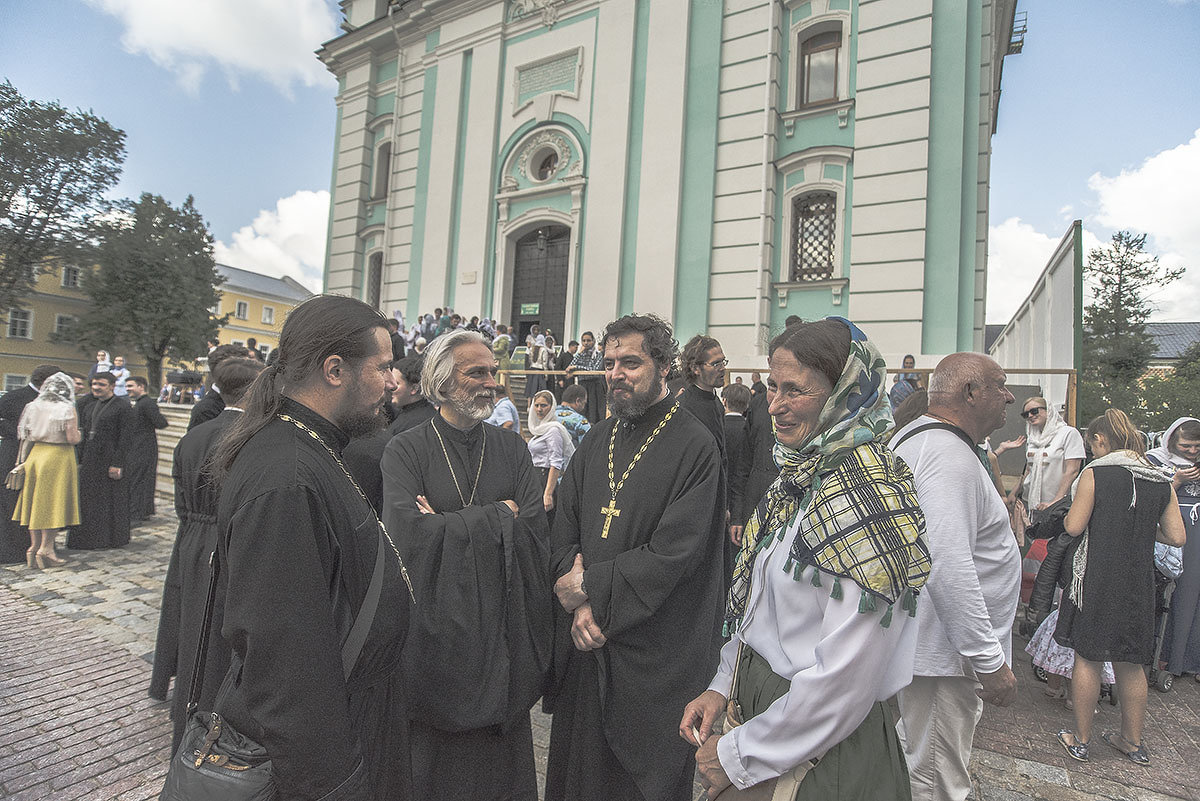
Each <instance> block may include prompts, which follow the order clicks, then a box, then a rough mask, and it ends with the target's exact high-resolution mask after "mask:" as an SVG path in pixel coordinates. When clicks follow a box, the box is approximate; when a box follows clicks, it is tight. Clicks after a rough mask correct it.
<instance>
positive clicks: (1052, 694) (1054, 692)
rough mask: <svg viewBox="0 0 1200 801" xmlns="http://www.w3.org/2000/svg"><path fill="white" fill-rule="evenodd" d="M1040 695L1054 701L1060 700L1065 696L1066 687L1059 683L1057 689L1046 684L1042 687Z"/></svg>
mask: <svg viewBox="0 0 1200 801" xmlns="http://www.w3.org/2000/svg"><path fill="white" fill-rule="evenodd" d="M1042 695H1044V696H1046V697H1047V698H1051V699H1053V700H1055V701H1061V700H1062V699H1064V698H1066V697H1067V688H1066V687H1064V686H1062V685H1059V686H1058V688H1057V689H1055V688H1053V687H1049V686H1047V687H1045V688H1043V689H1042Z"/></svg>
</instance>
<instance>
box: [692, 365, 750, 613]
mask: <svg viewBox="0 0 1200 801" xmlns="http://www.w3.org/2000/svg"><path fill="white" fill-rule="evenodd" d="M679 405H680V407H682V408H684V409H687V410H688V411H689V412H691V413H692V414H693V415H694V416H695V418H696V419H697V420H699V421H700V422H701V423H703V424H704V427H705V428H706V429H708V433H710V434H712V436H713V439H714V440H716V443H717V450H718V451H720V453H721V488H720V489H719V490H717V497H719V498H720V499H721V505H722V509H723V510H728V509H729V508H730V507H729V454H728V453H727V451H726V450H725V406H724V405H723V404H722V403H721V400H720V399H719V398H718V397H717V395H716V393H715V392H709V391H707V390H703V389H700V388H699V387H697V386H696V385H695V384H691V383H689V384H687V385H686V386H684V388H683V391H682V392H680V393H679ZM736 556H737V549H736V547H735V546H734V544H733V543H732V542H729V539H728V538H725V549H724V556H723V557H722V558H723V559H724V570H725V576H726V577H732V576H733V561H734V559H735V558H736ZM728 589H729V585H728V583H726V585H725V586H724V588H723V591H728ZM723 622H724V621H722V623H723Z"/></svg>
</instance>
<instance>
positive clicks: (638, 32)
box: [617, 0, 650, 314]
mask: <svg viewBox="0 0 1200 801" xmlns="http://www.w3.org/2000/svg"><path fill="white" fill-rule="evenodd" d="M635 2H636V3H637V9H636V11H635V14H636V17H637V21H636V29H635V32H634V45H633V74H632V78H631V82H632V91H631V92H630V98H629V148H628V151H627V152H628V155H627V156H626V162H625V213H624V218H623V220H622V223H621V272H620V278H619V280H618V284H617V286H618V290H617V297H618V304H619V305H618V314H628V313H630V312H631V311H633V276H634V272H635V271H636V269H637V233H638V199H639V194H640V192H641V186H642V142H643V138H644V131H643V130H642V126H643V125H644V123H645V119H646V60H647V52H648V49H649V39H650V0H635Z"/></svg>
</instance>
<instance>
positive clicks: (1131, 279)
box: [1079, 231, 1183, 421]
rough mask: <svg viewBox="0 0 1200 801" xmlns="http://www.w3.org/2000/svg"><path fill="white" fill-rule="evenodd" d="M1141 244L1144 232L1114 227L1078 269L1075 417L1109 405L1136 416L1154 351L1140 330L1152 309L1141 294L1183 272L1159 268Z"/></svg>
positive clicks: (1084, 416)
mask: <svg viewBox="0 0 1200 801" xmlns="http://www.w3.org/2000/svg"><path fill="white" fill-rule="evenodd" d="M1145 246H1146V235H1145V234H1141V235H1139V236H1134V235H1133V234H1131V233H1130V232H1128V231H1118V232H1116V233H1115V234H1113V237H1112V241H1111V242H1110V243H1109V244H1108V245H1107V246H1105V247H1102V248H1095V249H1094V250H1092V252H1091V253H1090V254H1088V264H1087V267H1086V269H1085V271H1084V273H1085V277H1086V279H1087V280H1088V282H1089V283H1091V284H1092V302H1091V303H1089V304H1088V305H1087V306H1085V307H1084V310H1083V328H1084V347H1083V359H1082V361H1083V372H1082V375H1081V376H1080V384H1079V408H1080V412H1081V414H1080V419H1081V420H1085V421H1086V420H1090V419H1092V418H1093V417H1095V416H1097V415H1100V414H1103V413H1104V410H1105V409H1107V408H1108V407H1110V406H1111V407H1115V408H1117V409H1121V410H1122V411H1125V412H1127V413H1129V414H1130V415H1131V416H1133V417H1134V418H1135V419H1138V418H1140V417H1141V416H1142V399H1141V397H1140V395H1141V380H1142V377H1143V376H1144V375H1145V373H1146V367H1147V366H1148V365H1149V364H1150V359H1151V357H1152V356H1153V355H1154V340H1153V339H1152V338H1151V337H1150V335H1149V334H1148V333H1146V321H1147V320H1148V319H1149V318H1150V314H1151V313H1152V312H1153V310H1154V307H1153V305H1152V304H1151V302H1150V300H1149V299H1148V297H1147V294H1148V291H1149V290H1152V289H1155V288H1158V287H1163V286H1166V285H1167V284H1170V283H1171V282H1172V281H1175V280H1176V279H1178V278H1179V277H1180V276H1181V275H1183V268H1182V267H1177V268H1165V267H1161V266H1160V265H1159V263H1158V257H1157V256H1150V255H1147V254H1146V252H1145Z"/></svg>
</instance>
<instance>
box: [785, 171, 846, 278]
mask: <svg viewBox="0 0 1200 801" xmlns="http://www.w3.org/2000/svg"><path fill="white" fill-rule="evenodd" d="M836 224H837V195H835V194H834V193H833V192H809V193H808V194H805V195H799V196H798V197H796V198H795V199H794V200H793V201H792V248H791V250H792V272H791V279H790V280H792V281H820V280H823V279H825V278H832V277H833V242H834V234H835V230H834V229H835V228H836Z"/></svg>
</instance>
